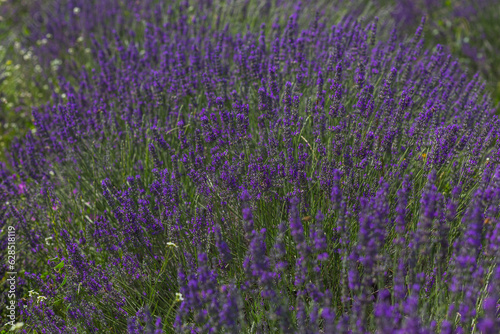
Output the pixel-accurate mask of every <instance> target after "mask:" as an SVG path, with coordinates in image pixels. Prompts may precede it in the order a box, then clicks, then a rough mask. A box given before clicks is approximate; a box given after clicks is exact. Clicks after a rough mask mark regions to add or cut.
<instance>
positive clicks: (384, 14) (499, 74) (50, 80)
mask: <svg viewBox="0 0 500 334" xmlns="http://www.w3.org/2000/svg"><path fill="white" fill-rule="evenodd" d="M248 1H257V0H244V1H242V0H236V1H229V2H222V1H221V2H220V4H221V7H224V6H231V5H233V6H234V5H235V4H236V5H237V3H238V2H241V3H242V4H243V5H244V3H246V2H248ZM497 1H498V0H374V1H368V0H351V1H344V0H333V1H331V6H332V7H333V8H335V10H339V9H340V10H342V11H346V12H349V11H350V12H352V13H353V14H355V15H359V16H360V17H366V19H367V20H369V19H370V18H372V17H374V16H378V17H379V19H380V20H379V24H380V33H381V34H389V33H390V32H391V30H392V28H393V27H396V28H397V29H398V34H399V35H402V36H404V35H408V36H410V35H412V34H413V32H414V31H415V29H416V27H417V26H418V24H419V23H420V20H421V18H422V16H424V15H425V16H426V17H427V21H426V25H425V29H424V34H425V40H426V44H427V45H426V46H427V47H428V48H431V49H432V48H434V47H435V46H436V45H437V44H441V45H443V46H445V48H447V49H448V50H449V51H450V52H451V53H452V54H453V55H454V56H455V57H456V58H458V59H459V60H460V62H461V63H462V64H463V66H464V67H466V68H468V69H469V74H470V76H471V77H472V76H473V75H474V74H475V73H477V72H479V73H480V74H481V76H482V77H483V79H484V80H485V82H486V85H487V89H488V91H489V92H490V93H491V94H492V97H493V100H494V101H495V103H496V104H497V109H499V111H500V108H498V103H499V102H500V38H498V36H500V6H498V2H497ZM68 6H72V4H71V1H69V0H49V1H47V0H0V161H3V160H5V159H4V151H5V149H6V148H7V147H8V146H9V143H10V142H11V140H12V139H13V138H14V137H16V136H22V135H24V134H25V133H26V131H34V126H33V123H32V116H31V108H32V106H37V105H40V104H43V103H46V102H48V101H49V100H50V97H51V94H53V93H54V92H55V93H57V92H58V87H57V84H56V79H57V77H58V76H60V75H62V74H64V73H65V70H68V68H73V69H74V68H75V67H81V66H82V65H84V66H86V67H87V68H91V67H92V55H90V53H89V49H88V46H89V45H90V43H91V39H90V36H91V33H94V32H95V33H96V34H99V33H102V32H103V31H106V29H102V28H103V27H98V26H96V27H95V31H87V30H86V29H81V34H80V35H75V34H74V33H73V34H71V32H68V33H64V34H63V35H65V36H64V37H65V38H62V39H57V40H52V39H53V36H52V34H50V32H49V31H47V27H48V26H50V24H49V23H50V21H51V18H52V15H54V13H59V14H60V11H61V9H64V8H67V7H68ZM304 9H305V10H308V8H307V6H304ZM313 10H316V9H313ZM322 10H325V11H328V10H329V9H327V8H322ZM77 14H78V12H77V11H75V12H73V15H75V16H76V15H77ZM130 15H133V13H132V10H131V11H130ZM71 19H72V18H71V17H69V18H68V24H69V23H71ZM233 20H239V17H238V16H234V18H233ZM250 22H251V20H250ZM107 30H108V32H109V31H110V29H107Z"/></svg>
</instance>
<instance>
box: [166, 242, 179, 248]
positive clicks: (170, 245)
mask: <svg viewBox="0 0 500 334" xmlns="http://www.w3.org/2000/svg"><path fill="white" fill-rule="evenodd" d="M167 246H168V247H175V248H178V247H179V246H177V245H176V244H174V243H173V242H167Z"/></svg>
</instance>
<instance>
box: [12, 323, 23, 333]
mask: <svg viewBox="0 0 500 334" xmlns="http://www.w3.org/2000/svg"><path fill="white" fill-rule="evenodd" d="M23 326H24V322H18V323H15V324H14V325H13V326H12V327H11V328H10V330H11V331H15V330H18V329H21V328H22V327H23Z"/></svg>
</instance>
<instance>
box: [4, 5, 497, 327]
mask: <svg viewBox="0 0 500 334" xmlns="http://www.w3.org/2000/svg"><path fill="white" fill-rule="evenodd" d="M134 3H135V1H130V5H131V6H132V7H129V8H128V10H132V9H133V8H134V7H133V4H134ZM148 3H149V2H148ZM278 3H279V1H278ZM277 5H278V4H276V5H273V4H272V3H271V2H269V1H262V2H259V3H258V4H256V3H253V2H249V1H247V2H244V3H242V4H238V6H240V7H241V8H240V7H238V8H232V7H231V6H230V5H228V7H224V8H222V7H217V6H216V5H215V4H213V3H212V2H211V1H199V2H195V3H191V4H190V3H188V2H187V1H183V2H181V3H176V4H175V5H172V6H170V7H168V8H163V7H161V6H152V5H151V6H150V7H148V6H145V7H144V8H150V11H149V12H148V13H149V14H148V15H149V16H147V15H146V17H149V18H150V19H149V20H145V21H144V22H145V27H144V29H143V30H140V33H139V32H138V31H134V30H132V29H131V30H130V31H129V32H127V33H124V31H127V26H121V28H122V29H123V31H116V33H113V35H112V36H107V35H105V34H104V35H101V36H97V35H96V36H94V37H93V38H92V48H91V49H92V55H93V57H94V59H95V61H96V66H95V68H92V69H89V68H85V67H84V68H81V69H78V71H73V72H72V73H73V78H75V77H76V78H79V80H78V81H77V82H74V80H73V78H70V77H61V78H60V80H59V89H60V91H61V92H62V94H57V93H56V92H54V95H53V99H52V101H51V102H50V103H47V104H46V105H42V106H39V107H37V108H34V110H33V118H34V120H35V125H36V133H35V134H31V133H29V134H28V135H27V136H26V137H25V138H23V139H19V140H17V141H16V142H14V143H13V145H12V146H11V149H10V151H9V164H10V167H9V168H7V166H6V165H1V166H0V175H2V180H4V179H5V181H4V182H2V184H1V185H0V187H1V188H0V189H2V191H1V193H0V196H1V198H2V202H4V201H3V200H5V203H6V204H2V206H1V212H0V213H1V214H2V221H3V222H2V223H1V224H2V225H1V226H2V228H4V227H5V226H7V224H12V225H14V226H16V229H17V230H18V236H19V245H20V246H19V257H20V258H23V259H25V260H24V262H23V266H24V270H25V272H26V273H25V274H24V279H25V282H23V284H22V285H21V288H20V290H19V291H20V292H19V293H24V295H22V297H23V298H24V299H21V298H20V299H19V300H20V302H19V305H20V307H21V308H22V310H23V311H22V315H21V319H22V321H24V322H25V327H24V329H23V330H24V331H25V332H26V333H28V332H30V331H37V332H42V333H43V332H47V333H66V332H75V333H80V332H81V333H83V332H85V333H87V332H89V333H94V332H101V331H103V332H117V333H123V332H125V331H127V330H128V332H129V333H161V332H163V331H165V332H182V333H184V332H189V333H220V332H234V333H239V332H243V331H247V330H248V331H252V332H253V331H256V332H270V333H274V332H284V333H291V332H300V333H334V332H340V333H367V332H381V333H434V332H439V333H466V332H472V331H478V330H479V331H482V332H483V333H494V332H498V330H499V329H500V322H499V318H498V300H499V298H500V283H499V282H500V274H499V273H500V272H499V269H498V268H499V263H498V259H499V257H498V251H499V249H500V224H498V221H499V210H500V207H499V203H500V160H499V157H500V153H499V152H500V146H499V145H500V139H499V137H500V120H499V119H498V117H497V116H496V115H495V110H494V106H493V105H492V101H491V98H490V97H489V95H488V94H487V93H486V92H485V86H484V83H483V82H482V81H481V79H480V77H479V76H475V77H473V78H472V79H471V80H469V79H468V76H467V75H466V73H465V71H463V70H462V69H461V68H460V65H459V63H458V62H457V61H455V60H453V58H452V57H451V56H449V55H448V54H446V52H445V51H444V49H443V47H441V46H439V45H438V46H437V47H436V48H435V50H434V51H429V50H426V49H425V48H424V47H423V39H422V27H423V24H424V23H425V20H422V22H421V26H420V27H419V28H418V29H417V31H416V33H415V35H414V36H413V37H412V38H410V39H408V40H403V39H401V38H399V37H398V36H397V32H396V31H393V33H392V34H391V37H390V38H389V39H387V40H386V39H384V38H383V37H379V36H378V34H380V31H379V30H380V29H377V22H378V19H374V20H372V21H369V22H363V21H362V20H360V19H357V18H356V17H355V16H352V15H346V16H344V17H343V18H340V19H338V20H333V19H332V18H331V17H330V16H328V15H325V14H324V13H322V12H320V11H317V12H313V13H311V12H310V11H308V10H307V7H308V6H309V5H310V6H311V7H312V5H311V4H302V3H301V2H297V3H293V4H290V3H287V4H284V5H285V6H284V7H283V10H282V11H275V12H273V11H272V9H276V8H275V6H277ZM81 6H82V7H81V8H82V13H87V12H89V13H90V7H91V6H90V5H87V4H85V3H82V4H81ZM89 6H90V7H89ZM235 6H236V5H235ZM117 8H118V7H117ZM153 8H155V9H153ZM92 10H94V9H92ZM106 13H108V12H106ZM125 13H129V14H130V12H128V11H121V10H116V11H113V13H112V17H114V18H116V20H118V21H119V22H121V21H120V20H125V19H126V15H125ZM252 13H253V14H256V13H259V14H260V15H261V18H260V19H262V22H260V21H259V20H257V21H258V23H259V24H252V25H248V26H242V25H241V24H239V23H238V20H237V19H232V20H231V19H229V18H228V16H229V15H240V16H242V18H243V19H245V20H249V19H250V18H251V17H252V16H251V14H252ZM278 13H279V15H278ZM103 15H104V16H105V14H103ZM106 15H107V14H106ZM110 15H111V14H110ZM122 16H124V17H125V18H121V17H122ZM153 17H154V20H153V19H152V18H153ZM274 19H275V20H274ZM273 20H274V21H273ZM226 21H227V22H226ZM245 22H246V21H245ZM260 23H262V24H260ZM68 24H69V25H71V24H72V23H71V22H70V23H68ZM73 28H74V27H72V28H71V29H73ZM71 29H69V30H68V33H70V32H71ZM83 29H85V28H83ZM89 29H90V28H87V30H89ZM381 36H383V35H381ZM6 245H7V241H6V238H5V237H4V236H3V235H2V239H1V247H0V248H2V250H3V251H2V254H5V253H6V252H5V249H6ZM3 263H5V261H4V262H3ZM2 265H3V264H2ZM2 270H5V268H4V267H2ZM40 273H43V274H40ZM28 290H29V291H36V292H37V294H38V295H39V296H43V297H44V298H38V297H37V296H36V295H34V293H30V296H27V292H28ZM20 297H21V296H20Z"/></svg>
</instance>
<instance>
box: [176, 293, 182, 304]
mask: <svg viewBox="0 0 500 334" xmlns="http://www.w3.org/2000/svg"><path fill="white" fill-rule="evenodd" d="M183 300H184V297H182V293H179V292H176V293H175V301H176V302H182V301H183Z"/></svg>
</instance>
